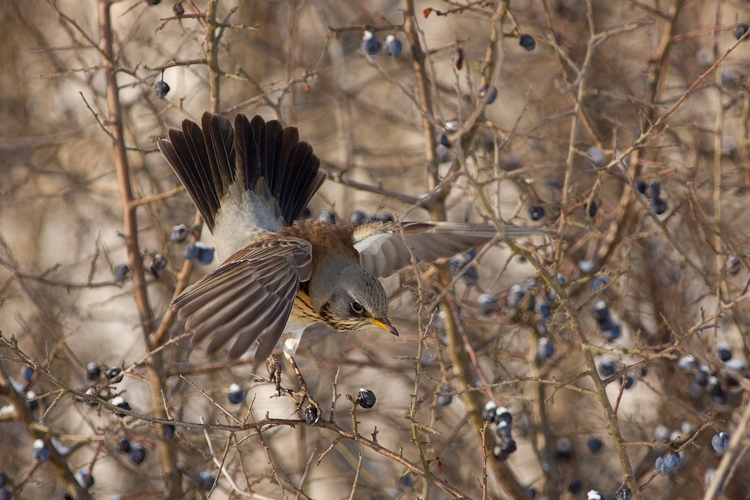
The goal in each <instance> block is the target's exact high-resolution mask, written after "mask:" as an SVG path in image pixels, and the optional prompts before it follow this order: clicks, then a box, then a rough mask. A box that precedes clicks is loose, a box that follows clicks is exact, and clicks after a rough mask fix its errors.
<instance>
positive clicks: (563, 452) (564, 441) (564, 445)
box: [553, 437, 573, 460]
mask: <svg viewBox="0 0 750 500" xmlns="http://www.w3.org/2000/svg"><path fill="white" fill-rule="evenodd" d="M553 456H554V457H555V459H556V460H570V459H571V458H573V443H571V442H570V439H568V438H566V437H563V438H560V439H558V440H557V442H556V443H555V451H554V453H553Z"/></svg>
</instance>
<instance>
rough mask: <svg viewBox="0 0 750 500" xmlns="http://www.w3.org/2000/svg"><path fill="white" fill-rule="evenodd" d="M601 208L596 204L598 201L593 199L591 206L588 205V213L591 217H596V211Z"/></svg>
mask: <svg viewBox="0 0 750 500" xmlns="http://www.w3.org/2000/svg"><path fill="white" fill-rule="evenodd" d="M598 210H599V207H598V206H596V202H595V201H594V200H591V203H589V206H588V207H586V215H587V216H589V217H595V216H596V212H597V211H598Z"/></svg>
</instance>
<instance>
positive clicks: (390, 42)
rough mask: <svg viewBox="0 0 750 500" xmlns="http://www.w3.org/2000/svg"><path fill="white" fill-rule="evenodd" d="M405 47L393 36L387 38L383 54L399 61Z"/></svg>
mask: <svg viewBox="0 0 750 500" xmlns="http://www.w3.org/2000/svg"><path fill="white" fill-rule="evenodd" d="M403 49H404V46H403V45H401V41H400V40H399V39H398V38H396V37H395V36H393V35H388V36H387V37H385V43H384V44H383V52H385V55H387V56H388V57H390V58H391V59H398V58H399V57H401V51H402V50H403Z"/></svg>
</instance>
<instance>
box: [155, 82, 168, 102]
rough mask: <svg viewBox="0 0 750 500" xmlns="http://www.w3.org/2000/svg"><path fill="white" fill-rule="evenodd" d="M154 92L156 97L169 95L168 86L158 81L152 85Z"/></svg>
mask: <svg viewBox="0 0 750 500" xmlns="http://www.w3.org/2000/svg"><path fill="white" fill-rule="evenodd" d="M154 92H155V93H156V97H159V98H164V97H167V94H168V93H169V85H167V82H165V81H162V80H159V81H158V82H156V83H154Z"/></svg>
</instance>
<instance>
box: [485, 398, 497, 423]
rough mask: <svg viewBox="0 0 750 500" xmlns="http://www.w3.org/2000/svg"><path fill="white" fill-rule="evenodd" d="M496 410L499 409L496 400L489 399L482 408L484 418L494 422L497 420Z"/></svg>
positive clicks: (486, 420)
mask: <svg viewBox="0 0 750 500" xmlns="http://www.w3.org/2000/svg"><path fill="white" fill-rule="evenodd" d="M495 410H497V405H496V404H495V402H494V401H487V404H485V405H484V408H482V418H483V419H484V421H485V422H493V421H494V420H495Z"/></svg>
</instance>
